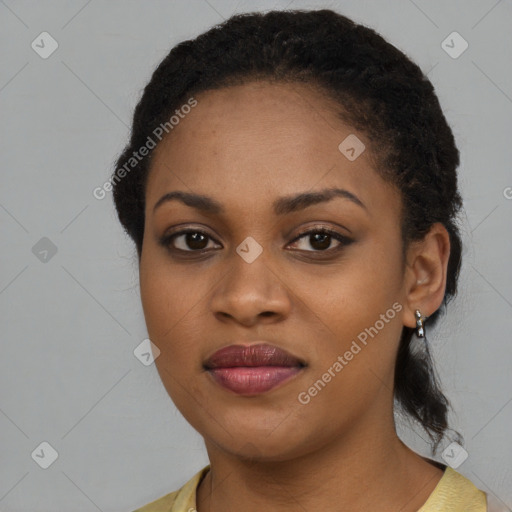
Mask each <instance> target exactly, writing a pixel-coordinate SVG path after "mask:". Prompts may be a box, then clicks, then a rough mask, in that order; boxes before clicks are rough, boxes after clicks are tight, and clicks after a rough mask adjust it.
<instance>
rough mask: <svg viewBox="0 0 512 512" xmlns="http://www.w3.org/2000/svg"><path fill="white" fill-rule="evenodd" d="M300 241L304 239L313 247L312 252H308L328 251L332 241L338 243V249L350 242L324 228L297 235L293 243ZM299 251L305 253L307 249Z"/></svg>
mask: <svg viewBox="0 0 512 512" xmlns="http://www.w3.org/2000/svg"><path fill="white" fill-rule="evenodd" d="M302 239H305V240H306V241H307V243H309V244H310V245H311V247H313V249H314V251H309V252H326V251H327V250H328V249H330V247H329V246H330V245H331V242H332V241H333V239H335V240H336V241H338V242H339V244H338V247H340V246H341V245H348V244H349V243H350V242H351V240H350V239H349V238H347V237H345V236H343V235H342V234H340V233H338V232H336V231H331V230H330V229H326V228H316V229H312V230H310V231H306V232H305V233H302V234H301V235H299V236H298V237H297V238H296V239H295V240H294V243H296V241H298V240H302ZM301 250H306V251H307V250H308V249H301Z"/></svg>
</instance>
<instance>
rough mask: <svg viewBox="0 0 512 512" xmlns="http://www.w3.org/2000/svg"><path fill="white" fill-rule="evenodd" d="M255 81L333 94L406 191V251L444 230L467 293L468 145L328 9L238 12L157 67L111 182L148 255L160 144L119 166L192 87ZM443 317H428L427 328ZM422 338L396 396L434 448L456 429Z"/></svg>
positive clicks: (417, 84)
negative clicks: (149, 201)
mask: <svg viewBox="0 0 512 512" xmlns="http://www.w3.org/2000/svg"><path fill="white" fill-rule="evenodd" d="M254 80H270V81H277V82H287V83H289V84H293V83H297V82H302V83H307V84H310V85H313V86H314V87H315V88H317V89H318V90H319V91H320V92H321V93H322V94H323V95H325V97H326V98H329V99H331V100H333V101H332V102H331V103H332V104H333V106H335V108H336V109H337V113H338V115H339V117H340V119H341V120H343V121H345V122H346V123H347V124H349V125H351V126H353V127H355V128H356V129H359V130H360V131H361V132H362V133H364V134H365V135H366V136H367V138H368V140H369V142H370V151H369V153H370V155H371V156H372V158H373V160H374V162H375V170H376V171H377V172H378V173H380V175H381V176H382V177H383V178H384V179H386V180H388V182H391V183H393V184H394V185H395V186H396V187H397V188H398V189H399V190H400V192H401V196H402V215H401V219H402V220H401V230H402V240H403V254H404V255H405V251H406V249H407V247H408V246H409V243H410V242H411V241H414V240H420V239H422V238H423V237H424V236H425V234H426V233H427V232H428V231H429V229H430V227H431V226H432V224H433V223H435V222H441V223H442V224H443V225H444V226H445V227H446V229H447V231H448V233H449V236H450V244H451V251H450V257H449V262H448V271H447V283H446V290H445V296H444V299H443V305H444V306H445V307H446V304H447V303H448V301H449V300H451V298H452V297H453V296H454V295H455V293H456V291H457V281H458V275H459V269H460V264H461V249H462V243H461V238H460V234H459V230H458V227H457V224H456V215H457V213H458V211H459V209H460V208H461V207H462V199H461V197H460V195H459V192H458V189H457V174H456V168H457V167H458V165H459V151H458V149H457V147H456V145H455V140H454V137H453V134H452V131H451V129H450V127H449V126H448V124H447V121H446V119H445V117H444V115H443V112H442V110H441V107H440V104H439V101H438V98H437V96H436V94H435V92H434V87H433V85H432V84H431V82H430V81H429V80H428V79H427V77H426V76H425V74H424V73H423V72H422V71H421V69H420V68H419V67H418V66H417V65H416V64H415V63H413V62H411V60H409V58H408V57H407V56H406V55H405V54H404V53H402V52H401V51H400V50H398V49H397V48H396V47H394V46H393V45H392V44H390V43H388V42H387V41H385V40H384V39H383V38H382V37H381V36H380V35H379V34H377V33H376V32H375V31H374V30H372V29H370V28H368V27H365V26H363V25H359V24H356V23H354V22H353V21H352V20H350V19H349V18H346V17H345V16H342V15H340V14H338V13H335V12H334V11H332V10H328V9H322V10H313V11H305V10H295V11H270V12H267V13H245V14H239V15H235V16H233V17H231V18H230V19H228V20H227V21H225V22H224V23H222V24H220V25H217V26H214V27H213V28H211V29H210V30H208V31H207V32H205V33H203V34H201V35H199V36H198V37H197V38H196V39H193V40H187V41H183V42H181V43H180V44H178V45H177V46H175V47H174V48H173V49H172V50H171V51H170V53H169V54H168V55H167V56H166V57H165V58H164V59H163V61H162V62H161V63H160V64H159V65H158V67H157V68H156V70H155V71H154V72H153V75H152V77H151V80H150V81H149V83H148V84H147V85H146V87H145V88H144V93H143V94H142V97H141V99H140V101H139V103H138V104H137V107H136V108H135V112H134V116H133V126H132V131H131V138H130V142H129V144H128V145H127V146H126V148H125V149H124V151H123V152H122V154H121V155H120V156H119V158H118V160H117V162H116V171H114V173H113V175H112V178H111V181H112V184H113V196H114V201H115V206H116V209H117V213H118V216H119V220H120V222H121V224H122V225H123V227H124V229H125V230H126V232H127V233H128V234H129V236H130V237H131V238H132V239H133V241H134V243H135V245H136V248H137V253H138V256H139V260H140V255H141V251H142V241H143V236H144V204H145V185H146V181H147V176H148V171H149V169H150V163H151V156H152V155H153V151H154V150H151V151H150V152H149V153H148V156H147V158H143V159H141V160H140V161H139V162H138V163H137V164H136V168H135V169H134V170H131V171H129V172H128V173H126V172H125V173H123V174H124V176H123V177H122V178H120V177H119V174H116V173H117V172H118V169H119V168H120V167H121V166H123V165H125V164H126V162H127V161H129V159H130V158H132V156H133V153H134V152H135V151H137V149H139V148H141V147H142V146H144V145H146V144H147V143H148V140H149V139H148V136H150V135H151V134H152V133H154V130H155V128H156V127H158V126H161V125H163V124H164V123H166V122H167V121H168V120H169V117H170V116H171V115H172V114H173V113H174V112H175V110H176V109H177V108H179V107H180V105H182V104H184V103H186V101H187V98H190V97H191V96H192V95H193V94H197V93H199V92H202V91H207V90H211V89H216V88H221V87H226V86H229V85H235V84H243V83H247V82H250V81H254ZM166 131H167V130H166ZM125 170H126V166H125ZM439 312H440V309H438V310H437V311H435V312H434V313H432V314H431V315H430V316H429V318H428V321H427V322H426V329H427V331H428V330H429V328H431V327H432V326H434V325H435V324H436V323H437V320H438V317H439ZM413 334H414V329H413V328H409V327H406V326H404V328H403V330H402V335H401V340H400V346H399V349H398V354H397V360H396V370H395V389H394V396H395V399H396V402H397V403H398V404H399V405H400V406H401V407H402V409H403V410H404V411H405V412H406V413H408V414H409V416H410V417H411V418H412V419H414V420H417V421H419V423H420V424H421V425H422V426H423V428H424V429H425V431H426V432H427V433H428V435H429V436H430V439H431V441H433V448H432V453H434V452H435V450H436V449H437V446H438V444H439V442H440V441H441V440H442V439H443V437H444V436H445V434H446V430H447V429H448V420H447V413H448V406H449V402H448V401H447V399H446V398H445V396H444V395H443V393H442V391H441V390H440V388H439V385H438V379H437V377H436V376H435V370H434V367H433V364H432V361H431V356H430V352H429V350H428V345H426V349H423V350H419V351H417V350H414V349H413V347H412V345H411V344H412V342H413V341H412V340H413ZM458 436H459V437H458V438H459V439H461V437H460V435H459V434H458Z"/></svg>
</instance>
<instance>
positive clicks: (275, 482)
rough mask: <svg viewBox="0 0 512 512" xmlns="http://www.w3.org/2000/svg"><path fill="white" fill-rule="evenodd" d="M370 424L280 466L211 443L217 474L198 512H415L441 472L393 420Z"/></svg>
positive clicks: (201, 492)
mask: <svg viewBox="0 0 512 512" xmlns="http://www.w3.org/2000/svg"><path fill="white" fill-rule="evenodd" d="M381 418H382V416H381ZM369 420H370V421H368V422H366V424H365V425H361V423H358V424H357V428H352V429H351V430H350V431H349V432H344V433H343V435H342V436H340V437H339V438H336V439H334V440H333V441H332V442H331V443H329V444H326V445H324V446H322V447H321V448H320V449H316V450H314V451H311V452H308V453H306V454H302V455H300V456H296V457H292V458H288V459H287V460H281V461H277V462H276V461H275V460H272V461H269V460H262V459H258V460H248V459H243V458H242V457H240V456H236V455H233V454H232V453H228V452H227V451H225V450H223V449H221V448H219V446H218V445H215V444H213V443H211V442H208V441H206V447H207V450H208V455H209V458H210V466H211V469H210V471H209V472H208V474H207V475H206V476H205V478H204V479H203V481H202V482H201V485H200V486H199V488H198V491H197V510H198V512H206V511H208V512H220V511H224V512H226V511H232V510H244V511H246V512H253V511H259V510H262V509H270V510H273V511H276V512H281V511H282V512H284V511H291V510H322V509H323V510H333V506H332V504H333V503H336V504H337V505H336V510H340V511H342V510H350V511H354V512H356V511H364V510H400V511H401V512H409V511H410V512H415V511H417V510H418V509H419V508H420V507H421V506H422V505H423V503H424V502H425V501H426V500H427V498H428V496H429V495H430V494H431V492H432V491H433V489H434V487H435V486H436V485H437V483H438V482H439V480H440V478H441V476H442V474H443V472H442V470H440V469H439V468H437V467H435V466H434V465H432V464H431V463H429V462H427V461H426V459H424V458H422V457H420V456H419V455H418V454H416V453H415V452H413V451H412V450H411V449H409V448H408V447H407V446H406V445H405V444H404V443H403V442H402V441H401V440H400V439H399V438H398V436H397V434H396V430H395V426H394V421H393V417H392V414H391V417H388V419H387V422H386V425H382V421H380V422H379V424H377V423H376V422H375V418H373V421H371V420H372V418H369ZM376 427H377V428H376Z"/></svg>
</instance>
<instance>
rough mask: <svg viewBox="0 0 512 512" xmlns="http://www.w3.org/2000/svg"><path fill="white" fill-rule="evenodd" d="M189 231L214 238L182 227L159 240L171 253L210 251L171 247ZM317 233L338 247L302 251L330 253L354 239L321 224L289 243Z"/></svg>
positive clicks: (203, 252)
mask: <svg viewBox="0 0 512 512" xmlns="http://www.w3.org/2000/svg"><path fill="white" fill-rule="evenodd" d="M189 233H195V234H197V233H199V234H201V235H204V236H205V237H207V239H209V240H214V238H213V237H211V236H210V235H209V234H208V233H206V232H205V231H202V230H200V229H184V230H182V231H178V232H176V233H172V234H170V235H166V236H163V237H162V238H161V240H160V244H161V245H162V246H164V247H165V248H166V249H168V250H169V251H170V252H172V253H182V254H186V253H190V254H205V253H207V252H210V251H211V249H202V250H201V249H198V250H189V251H185V250H183V249H176V248H174V247H171V244H172V242H173V240H174V239H175V238H178V237H179V236H182V235H186V234H189ZM317 233H321V234H324V235H330V236H331V237H332V238H334V239H335V240H337V241H338V242H340V245H339V246H338V247H335V248H331V249H326V250H312V251H304V252H310V253H311V252H312V253H320V254H332V253H333V252H337V251H339V250H341V249H343V247H346V246H348V245H350V244H351V243H352V242H353V241H354V240H353V239H351V238H348V237H346V236H344V235H342V234H341V233H338V232H337V231H334V230H332V229H329V228H326V227H323V226H319V227H313V228H310V229H308V230H307V231H303V232H302V233H300V234H299V235H297V236H296V237H295V238H294V239H293V240H292V241H291V242H290V244H292V243H295V242H297V241H298V240H300V239H302V238H304V237H306V236H307V235H312V234H317ZM214 241H215V240H214Z"/></svg>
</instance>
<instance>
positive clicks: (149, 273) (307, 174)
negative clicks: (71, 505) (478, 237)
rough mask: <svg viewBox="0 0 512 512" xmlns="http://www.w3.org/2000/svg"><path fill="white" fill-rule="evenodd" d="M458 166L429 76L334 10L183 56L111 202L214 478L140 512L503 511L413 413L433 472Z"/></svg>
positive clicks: (223, 32) (236, 35) (136, 128)
mask: <svg viewBox="0 0 512 512" xmlns="http://www.w3.org/2000/svg"><path fill="white" fill-rule="evenodd" d="M458 165H459V152H458V150H457V147H456V145H455V141H454V137H453V134H452V131H451V129H450V128H449V126H448V125H447V122H446V119H445V117H444V115H443V113H442V111H441V108H440V105H439V101H438V99H437V97H436V95H435V93H434V89H433V86H432V84H431V83H430V82H429V81H428V80H427V78H426V77H425V76H424V74H423V73H422V71H421V70H420V69H419V67H418V66H417V65H416V64H414V63H413V62H411V61H410V60H409V59H408V58H407V57H406V56H405V55H404V54H403V53H402V52H400V51H399V50H398V49H396V48H395V47H394V46H392V45H391V44H389V43H387V42H386V41H385V40H384V39H383V38H382V37H381V36H379V35H378V34H377V33H375V32H374V31H373V30H371V29H369V28H366V27H364V26H361V25H357V24H355V23H354V22H353V21H351V20H350V19H348V18H346V17H344V16H341V15H339V14H337V13H335V12H333V11H330V10H319V11H287V12H269V13H267V14H261V13H251V14H244V15H238V16H234V17H232V18H231V19H229V20H227V21H226V22H225V23H223V24H222V25H221V26H216V27H214V28H212V29H211V30H209V31H208V32H206V33H204V34H202V35H200V36H199V37H197V38H196V39H194V40H191V41H185V42H182V43H181V44H179V45H177V46H176V47H175V48H174V49H173V50H172V51H171V52H170V53H169V55H168V56H167V57H166V58H165V59H164V60H163V61H162V63H161V64H160V65H159V66H158V68H157V69H156V71H155V72H154V74H153V76H152V78H151V80H150V82H149V83H148V85H147V86H146V88H145V90H144V94H143V96H142V98H141V100H140V102H139V104H138V105H137V107H136V110H135V114H134V119H133V128H132V134H131V140H130V143H129V145H128V146H127V147H126V148H125V150H124V152H123V153H122V155H120V157H119V159H118V161H117V165H116V171H115V172H114V175H113V176H112V183H113V186H114V199H115V204H116V208H117V212H118V215H119V219H120V221H121V223H122V225H123V226H124V228H125V230H126V231H127V233H128V234H129V235H130V237H131V238H132V239H133V241H134V243H135V245H136V248H137V253H138V257H139V269H140V288H141V298H142V304H143V309H144V315H145V319H146V324H147V328H148V333H149V336H150V338H151V340H152V342H153V343H154V345H155V346H156V347H157V348H158V350H159V351H160V352H159V355H158V357H157V358H156V365H157V368H158V371H159V374H160V376H161V378H162V381H163V383H164V385H165V387H166V389H167V391H168V393H169V395H170V397H171V398H172V400H173V401H174V403H175V404H176V406H177V407H178V409H179V410H180V411H181V413H182V414H183V415H184V417H185V418H186V419H187V420H188V421H189V422H190V424H191V425H192V426H193V427H194V428H195V429H196V430H197V431H198V432H199V433H200V434H201V435H202V436H203V438H204V440H205V445H206V449H207V452H208V456H209V460H210V464H209V465H208V466H207V467H206V468H203V469H202V470H201V471H199V472H198V473H197V474H196V475H195V476H194V477H193V478H192V479H190V480H189V481H188V483H187V484H185V485H184V486H183V487H182V488H181V489H179V490H178V491H174V492H172V493H170V494H168V495H166V496H164V497H162V498H160V499H158V500H156V501H154V502H152V503H150V504H148V505H146V506H144V507H142V508H139V509H138V511H139V512H141V511H145V512H150V511H152V512H156V511H174V512H178V511H190V510H197V511H199V512H205V511H210V512H217V511H231V510H243V511H249V512H251V511H256V510H272V511H291V510H294V511H295V510H329V511H334V510H336V511H337V510H347V511H348V510H350V511H363V510H365V511H366V510H379V511H397V510H400V511H402V512H409V511H410V512H412V511H422V512H426V511H432V510H444V511H448V510H449V511H464V512H468V511H474V512H477V511H478V512H480V511H486V510H488V505H487V500H486V495H485V493H484V492H483V491H481V490H479V489H477V487H475V485H474V484H473V483H472V482H471V481H469V480H468V479H466V478H465V477H463V476H462V475H461V474H460V473H458V472H457V471H456V470H455V469H453V468H452V467H451V466H450V465H448V464H449V462H450V460H449V458H450V456H451V457H455V458H459V460H460V456H461V454H463V453H464V452H463V448H462V447H461V446H460V444H459V442H460V443H462V440H461V438H460V436H459V437H456V439H457V440H458V441H459V442H456V441H453V444H452V445H451V448H450V450H451V451H450V452H449V453H450V454H451V455H450V454H447V455H446V456H445V457H444V460H445V462H447V464H443V463H441V462H438V461H434V460H432V459H429V458H426V457H422V456H420V455H419V454H417V453H415V452H414V451H413V450H411V449H410V448H409V447H407V446H406V445H405V444H404V443H403V442H402V441H401V440H400V439H399V437H398V436H397V433H396V429H395V423H394V415H393V412H394V411H393V406H394V402H396V403H397V405H399V406H401V408H402V409H403V410H404V411H405V412H406V413H407V414H409V415H410V416H411V417H412V418H413V419H414V420H416V421H418V422H419V423H420V425H421V426H422V427H423V428H424V429H425V431H426V432H427V434H428V435H429V436H430V439H431V441H432V447H433V448H432V453H435V451H436V449H437V448H438V446H439V444H440V443H441V441H443V439H445V437H446V434H447V432H448V430H449V429H448V423H447V411H448V405H449V403H448V401H447V399H446V398H445V396H444V395H443V393H442V391H441V390H440V388H439V385H438V383H437V380H436V378H435V374H434V369H433V366H432V363H431V360H430V355H429V350H428V342H427V337H426V336H425V331H426V330H428V329H429V328H431V327H433V326H434V325H435V324H436V322H437V321H438V317H439V314H440V308H441V306H444V305H446V304H447V302H448V301H449V300H450V299H451V298H452V297H453V296H454V294H455V293H456V288H457V279H458V273H459V268H460V263H461V239H460V235H459V230H458V227H457V218H456V217H457V213H458V212H459V210H460V208H461V206H462V200H461V197H460V195H459V192H458V188H457V174H456V168H457V166H458ZM427 319H428V320H427ZM449 444H450V443H449V442H447V443H443V447H444V446H448V445H449ZM454 465H455V464H454ZM489 510H490V509H489Z"/></svg>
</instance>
